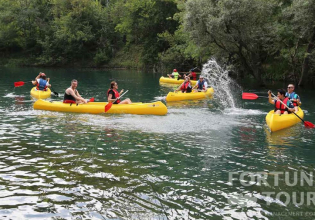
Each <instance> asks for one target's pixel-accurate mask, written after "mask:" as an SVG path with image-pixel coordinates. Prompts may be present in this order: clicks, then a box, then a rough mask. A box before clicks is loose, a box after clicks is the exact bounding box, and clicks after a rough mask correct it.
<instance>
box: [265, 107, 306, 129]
mask: <svg viewBox="0 0 315 220" xmlns="http://www.w3.org/2000/svg"><path fill="white" fill-rule="evenodd" d="M296 114H297V115H298V116H300V118H302V119H303V117H304V112H303V110H302V109H301V108H300V107H299V111H298V112H296ZM266 122H267V125H268V127H269V129H270V131H271V132H274V131H279V130H281V129H284V128H288V127H291V126H293V125H295V124H297V123H299V122H301V120H300V119H299V118H298V117H296V115H294V114H293V113H292V114H287V115H284V114H282V115H278V114H274V110H272V111H270V112H269V113H268V114H267V116H266Z"/></svg>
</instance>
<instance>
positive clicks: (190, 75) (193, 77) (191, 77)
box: [188, 69, 197, 80]
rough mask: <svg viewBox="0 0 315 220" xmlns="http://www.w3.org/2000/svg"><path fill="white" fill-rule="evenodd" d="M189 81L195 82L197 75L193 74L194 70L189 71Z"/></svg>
mask: <svg viewBox="0 0 315 220" xmlns="http://www.w3.org/2000/svg"><path fill="white" fill-rule="evenodd" d="M188 76H189V77H190V79H192V80H197V73H196V72H195V70H194V69H191V70H189V75H188Z"/></svg>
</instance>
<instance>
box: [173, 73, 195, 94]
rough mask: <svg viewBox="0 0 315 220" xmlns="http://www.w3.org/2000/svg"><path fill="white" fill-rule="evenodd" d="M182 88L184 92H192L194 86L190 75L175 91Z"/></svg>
mask: <svg viewBox="0 0 315 220" xmlns="http://www.w3.org/2000/svg"><path fill="white" fill-rule="evenodd" d="M179 90H181V91H182V93H190V92H191V90H192V86H191V83H190V77H189V76H186V78H185V81H184V82H183V83H182V84H181V85H180V86H179V87H178V89H176V90H175V92H177V91H179Z"/></svg>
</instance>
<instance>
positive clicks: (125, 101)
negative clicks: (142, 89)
mask: <svg viewBox="0 0 315 220" xmlns="http://www.w3.org/2000/svg"><path fill="white" fill-rule="evenodd" d="M131 103H132V102H131V100H130V99H125V100H123V101H121V102H119V104H131Z"/></svg>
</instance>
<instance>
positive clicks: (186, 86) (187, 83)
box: [180, 82, 190, 91]
mask: <svg viewBox="0 0 315 220" xmlns="http://www.w3.org/2000/svg"><path fill="white" fill-rule="evenodd" d="M189 84H190V83H189V82H184V83H183V85H182V87H180V90H182V91H186V90H187V88H188V86H189Z"/></svg>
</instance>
